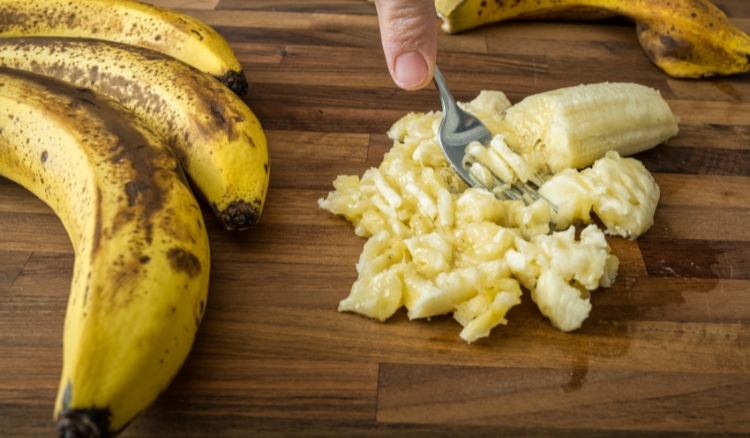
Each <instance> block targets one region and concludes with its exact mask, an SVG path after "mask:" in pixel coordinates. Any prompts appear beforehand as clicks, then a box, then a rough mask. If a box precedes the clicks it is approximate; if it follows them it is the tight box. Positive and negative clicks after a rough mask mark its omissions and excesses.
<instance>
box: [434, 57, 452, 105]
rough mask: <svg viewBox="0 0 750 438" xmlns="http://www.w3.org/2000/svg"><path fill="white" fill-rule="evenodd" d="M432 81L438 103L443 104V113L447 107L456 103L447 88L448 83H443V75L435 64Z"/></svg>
mask: <svg viewBox="0 0 750 438" xmlns="http://www.w3.org/2000/svg"><path fill="white" fill-rule="evenodd" d="M432 81H433V82H434V83H435V86H436V87H437V89H438V95H439V96H440V104H441V105H442V106H443V113H445V112H446V111H447V110H448V108H451V107H452V106H455V105H456V101H455V100H454V99H453V95H452V94H451V92H450V90H449V89H448V84H446V83H445V78H444V77H443V74H442V73H440V69H439V68H438V67H437V65H436V66H435V73H434V74H433V76H432Z"/></svg>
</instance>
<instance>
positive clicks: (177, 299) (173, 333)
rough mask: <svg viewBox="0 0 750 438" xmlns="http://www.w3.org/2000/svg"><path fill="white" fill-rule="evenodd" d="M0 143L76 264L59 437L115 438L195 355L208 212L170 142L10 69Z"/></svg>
mask: <svg viewBox="0 0 750 438" xmlns="http://www.w3.org/2000/svg"><path fill="white" fill-rule="evenodd" d="M0 132H2V136H0V175H2V176H4V177H7V178H9V179H11V180H13V181H15V182H17V183H19V184H21V185H22V186H24V187H26V188H28V189H29V190H30V191H31V192H33V193H34V194H35V195H36V196H38V197H39V198H40V199H42V200H43V201H44V202H46V203H47V204H48V205H49V206H50V207H51V208H52V209H53V210H54V211H55V213H56V214H57V215H58V216H59V217H60V219H61V220H62V222H63V224H64V225H65V228H66V230H67V231H68V233H69V235H70V238H71V241H72V243H73V247H74V250H75V255H76V258H75V265H74V273H73V280H72V285H71V294H70V298H69V301H68V308H67V311H66V317H65V328H64V336H63V370H62V376H61V380H60V390H59V392H58V397H57V402H56V404H55V411H54V412H55V417H56V419H57V420H58V428H59V433H60V434H61V435H62V434H65V433H67V434H68V435H64V436H102V437H104V436H113V435H115V434H116V433H117V432H118V431H120V430H121V429H122V428H123V427H125V425H127V424H128V423H129V422H130V421H132V420H133V419H134V418H135V417H136V416H137V415H138V414H139V413H141V412H142V411H143V410H145V409H146V408H147V407H148V406H149V405H150V404H151V403H152V402H153V401H154V400H155V399H156V398H157V396H158V395H159V394H160V393H161V392H163V391H164V390H165V389H166V387H167V386H168V385H169V383H170V382H171V381H172V379H173V378H174V376H175V375H176V374H177V372H178V370H179V368H180V367H181V366H182V363H183V362H184V360H185V358H186V357H187V355H188V352H189V351H190V348H191V346H192V343H193V340H194V337H195V334H196V332H197V330H198V326H199V324H200V321H201V318H202V316H203V312H204V310H205V303H206V296H207V290H208V276H209V268H210V259H209V246H208V238H207V234H206V229H205V225H204V223H203V219H202V216H201V211H200V208H199V206H198V204H197V202H196V200H195V198H194V197H193V195H192V193H191V191H190V189H189V188H188V186H187V182H186V181H185V179H184V176H182V177H181V170H180V167H179V164H178V162H177V160H176V159H175V158H174V156H173V155H172V154H171V151H170V150H169V148H168V146H167V145H166V144H165V143H164V141H163V140H161V138H160V137H159V136H157V135H155V134H154V133H153V132H152V131H151V130H150V129H149V128H148V127H147V126H145V125H144V124H143V123H142V122H141V121H140V120H139V119H138V118H137V117H135V116H134V115H133V114H132V113H131V112H129V111H127V110H126V109H125V108H123V107H122V106H120V105H119V104H117V102H114V101H112V100H110V99H107V98H105V97H102V96H99V95H97V94H95V93H94V92H92V91H90V90H87V89H83V88H80V87H74V86H72V85H70V84H66V83H64V82H61V81H57V80H55V79H51V78H46V77H44V76H40V75H35V74H31V73H28V72H22V71H19V70H13V69H6V68H0ZM136 322H137V323H136Z"/></svg>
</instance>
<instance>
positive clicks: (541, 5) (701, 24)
mask: <svg viewBox="0 0 750 438" xmlns="http://www.w3.org/2000/svg"><path fill="white" fill-rule="evenodd" d="M435 4H436V8H437V11H438V15H439V16H440V17H442V19H443V29H444V30H445V31H446V32H449V33H457V32H460V31H463V30H466V29H471V28H474V27H477V26H480V25H483V24H487V23H494V22H497V21H503V20H512V19H541V18H546V19H551V18H560V19H575V18H578V19H591V18H603V17H607V16H614V15H622V16H625V17H629V18H631V19H633V20H635V21H636V22H637V32H638V39H639V40H640V43H641V46H642V47H643V49H644V50H645V51H646V53H647V54H648V56H649V58H651V60H652V61H653V62H654V63H655V64H656V65H657V66H659V68H661V69H662V70H664V71H665V72H666V73H667V74H668V75H670V76H672V77H679V78H698V77H703V76H712V75H731V74H736V73H745V72H748V71H750V37H749V36H748V35H747V34H745V33H744V32H742V31H741V30H740V29H738V28H737V27H736V26H735V25H734V24H733V23H732V22H731V21H730V20H729V19H728V18H727V16H726V15H725V14H724V13H723V12H721V11H720V10H719V9H718V8H717V7H716V6H714V5H713V4H712V3H710V2H709V1H708V0H502V1H499V0H498V1H494V0H491V1H490V0H436V2H435Z"/></svg>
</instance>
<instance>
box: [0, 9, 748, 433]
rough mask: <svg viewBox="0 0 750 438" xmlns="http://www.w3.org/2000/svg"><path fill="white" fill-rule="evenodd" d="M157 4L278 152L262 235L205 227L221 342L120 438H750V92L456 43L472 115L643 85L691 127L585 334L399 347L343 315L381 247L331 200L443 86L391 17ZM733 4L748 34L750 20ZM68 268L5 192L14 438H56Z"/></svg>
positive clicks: (51, 224)
mask: <svg viewBox="0 0 750 438" xmlns="http://www.w3.org/2000/svg"><path fill="white" fill-rule="evenodd" d="M158 3H160V4H164V5H167V6H171V7H177V8H181V9H180V10H182V11H184V12H187V13H189V14H191V15H194V16H196V17H198V18H200V19H202V20H204V21H206V22H207V23H208V24H209V25H211V26H214V27H215V28H216V29H217V30H218V31H219V32H220V33H221V34H222V35H224V36H225V37H226V39H227V40H228V41H229V42H230V43H231V44H232V46H233V47H234V49H235V50H236V52H237V54H238V56H239V58H240V60H241V61H242V63H243V66H244V68H245V71H246V72H247V76H248V78H249V81H250V91H249V94H248V96H247V98H246V101H247V102H248V104H249V105H250V107H251V108H252V109H253V110H254V111H255V112H256V113H257V115H258V117H259V118H260V120H261V122H262V124H263V127H264V128H265V129H266V131H267V135H268V139H269V148H270V152H271V156H272V167H271V186H270V190H269V193H268V201H267V204H266V208H265V211H264V213H263V216H262V219H261V222H260V223H259V224H258V225H257V227H256V228H255V229H253V230H252V231H250V232H247V233H243V234H237V233H226V232H223V231H222V230H221V229H220V228H219V225H218V223H217V221H216V220H215V219H214V217H213V216H212V215H211V214H210V211H209V209H208V208H205V206H204V216H205V218H206V221H207V223H208V226H209V231H210V239H211V245H212V246H211V249H212V268H213V269H212V273H211V284H210V292H209V301H208V307H207V311H206V316H205V318H204V320H203V325H202V327H201V330H200V332H199V335H198V337H197V340H196V343H195V346H194V348H193V351H192V353H191V355H190V357H189V358H188V360H187V362H186V363H185V366H184V368H183V370H182V371H181V373H180V374H179V375H178V377H177V379H176V380H175V381H174V383H173V384H172V385H171V387H170V388H169V389H168V390H167V391H166V393H164V394H163V396H162V397H161V398H160V399H159V400H158V401H157V403H156V404H155V405H154V406H153V407H151V408H150V409H149V410H148V411H147V412H146V413H145V414H144V415H143V416H142V417H140V418H139V419H137V420H136V421H135V422H133V423H132V424H131V425H130V426H129V428H128V429H127V430H126V432H125V433H123V434H122V436H123V437H151V436H153V437H157V436H158V437H209V436H222V437H224V436H226V437H247V436H425V437H428V436H429V437H434V436H472V437H473V436H491V437H497V436H534V437H547V436H571V437H579V436H646V437H654V436H660V437H662V436H684V435H686V434H688V433H690V434H692V433H699V434H702V435H705V436H714V435H715V436H731V435H733V434H736V435H737V436H748V435H749V434H750V75H747V74H746V75H742V76H735V77H728V78H716V79H705V80H698V81H695V80H676V79H670V78H669V77H667V76H666V75H665V74H664V73H662V72H661V71H660V70H659V69H658V68H657V67H655V66H654V65H653V64H652V63H651V62H650V61H649V60H648V58H647V57H646V55H645V54H644V53H643V51H642V50H641V48H640V46H639V45H638V42H637V39H636V34H635V28H634V25H633V24H631V23H629V22H627V21H624V20H609V21H606V22H599V23H552V22H545V23H542V22H524V23H505V24H500V25H493V26H488V27H485V28H483V29H480V30H475V31H470V32H467V33H465V34H462V35H455V36H448V35H444V34H442V33H441V35H440V38H439V55H438V61H439V64H440V66H441V69H442V71H443V74H444V75H445V76H446V79H447V80H448V82H449V84H450V86H451V87H452V89H453V92H454V95H455V96H456V98H457V99H458V100H464V101H465V100H470V99H472V98H473V97H475V96H476V95H477V94H478V93H479V91H480V90H483V89H493V90H501V91H504V92H505V93H506V94H507V95H508V96H509V98H510V99H511V101H513V102H517V101H519V100H520V99H522V98H523V97H525V96H527V95H529V94H533V93H538V92H542V91H546V90H550V89H554V88H559V87H563V86H572V85H577V84H580V83H594V82H601V81H610V82H614V81H629V82H638V83H641V84H645V85H649V86H651V87H654V88H657V89H658V90H660V91H661V93H662V95H663V96H664V97H665V98H666V99H667V101H668V102H669V104H670V105H671V107H672V109H673V111H674V112H675V113H677V114H678V115H679V116H680V117H681V118H682V120H681V123H680V134H679V135H678V136H677V137H676V138H674V139H673V140H670V141H669V143H668V145H666V146H664V145H662V146H659V147H657V148H656V149H654V150H652V151H649V152H646V153H643V154H640V155H638V156H637V158H639V159H640V160H642V161H643V163H644V164H645V165H646V167H647V168H648V169H649V170H650V171H651V172H653V174H654V177H655V179H656V181H657V182H658V184H659V185H660V187H661V201H660V206H659V209H658V211H657V213H656V221H655V224H654V226H653V228H652V229H651V230H650V231H649V232H648V233H647V234H646V235H644V236H643V237H641V238H640V239H639V240H638V241H637V242H630V241H625V240H623V239H619V238H611V239H610V244H611V246H612V247H613V249H614V252H615V254H616V255H617V256H618V257H619V258H620V261H621V264H620V276H619V278H618V280H617V282H616V283H615V285H614V287H612V288H611V289H609V290H602V291H597V292H595V293H593V296H592V303H593V310H592V311H591V315H590V317H589V319H588V320H587V321H586V322H585V323H584V325H583V327H582V328H581V329H580V330H578V331H576V332H574V333H567V334H566V333H561V332H559V331H558V330H556V329H554V328H553V327H552V326H550V324H549V323H548V322H547V320H546V319H545V318H543V317H542V316H541V314H540V313H539V311H538V310H537V309H536V307H535V305H534V304H533V303H532V301H531V299H530V298H529V296H528V294H527V295H525V296H524V298H523V303H522V304H521V305H520V306H518V307H516V308H514V309H513V310H511V312H510V313H509V314H508V321H509V323H508V325H507V326H506V327H498V328H496V329H495V330H493V332H492V334H491V336H490V337H489V338H486V339H483V340H481V341H479V342H476V343H474V344H471V345H468V344H466V343H465V342H464V341H462V340H461V339H460V338H459V337H458V334H459V332H460V329H461V327H460V326H459V325H458V324H457V323H456V322H455V321H453V320H452V319H451V318H450V317H439V318H432V320H431V321H409V320H408V319H407V317H406V315H405V312H403V311H400V312H398V313H397V314H396V315H395V316H394V317H393V318H391V319H390V320H389V321H388V322H387V323H384V324H381V323H376V322H373V321H370V320H367V319H364V318H361V317H358V316H356V315H352V314H340V313H338V312H337V311H336V307H337V304H338V302H339V300H341V299H343V298H345V297H346V296H347V295H348V293H349V288H350V287H351V284H352V283H353V282H354V280H355V279H356V272H355V269H354V264H355V263H356V262H357V259H358V257H359V254H360V252H361V250H362V245H363V243H364V240H363V239H360V238H358V237H356V236H355V235H354V233H353V231H352V228H351V226H350V224H349V223H347V222H346V221H345V220H343V219H341V218H339V217H334V216H332V215H330V214H329V213H328V212H326V211H323V210H321V209H319V208H318V205H317V200H318V199H319V198H321V197H324V196H325V195H326V194H327V193H328V191H329V190H332V186H331V182H332V181H333V179H334V178H335V177H336V176H337V175H339V174H357V175H361V174H362V173H363V172H364V171H365V170H366V169H367V168H369V167H372V166H377V165H378V164H379V162H380V160H381V159H382V156H383V154H384V153H385V152H386V151H387V150H388V149H389V147H390V146H391V143H390V141H389V140H388V138H387V137H386V136H385V132H386V131H387V130H388V128H389V127H390V126H391V124H392V123H394V122H395V121H396V120H398V119H399V118H400V117H401V116H403V115H405V114H406V113H407V112H409V111H433V110H439V109H440V106H439V105H440V104H439V100H438V97H437V94H436V92H435V91H434V89H432V88H431V87H428V89H425V90H422V91H419V92H405V91H402V90H399V89H397V88H396V87H395V86H394V85H393V84H392V82H391V79H390V76H389V75H388V72H387V69H386V66H385V61H384V59H383V54H382V49H381V47H380V39H379V31H378V27H377V18H376V15H375V9H374V6H373V5H371V4H370V3H368V2H365V1H364V0H318V1H314V0H273V1H271V0H218V1H217V0H196V1H192V2H189V3H186V2H184V1H177V0H169V1H168V0H159V1H158ZM715 3H717V5H718V6H719V7H720V8H721V9H722V10H724V11H725V12H726V13H727V15H728V16H729V17H731V19H732V21H733V22H734V23H736V24H737V25H738V26H739V27H740V28H741V29H743V30H744V31H745V32H750V3H749V2H747V0H716V2H715ZM186 8H187V9H186ZM438 25H439V23H437V22H436V26H438ZM72 269H73V250H72V246H71V244H70V242H69V239H68V237H67V235H66V233H65V230H64V229H63V227H62V225H61V223H60V222H59V220H58V219H57V218H56V217H55V216H54V215H53V213H52V212H51V210H50V209H49V208H48V207H47V206H45V205H44V204H42V203H41V202H40V201H38V200H37V199H36V198H34V197H33V196H32V195H31V194H30V193H29V192H27V191H25V190H24V189H22V188H21V187H19V186H18V185H16V184H14V183H12V182H10V181H8V180H7V179H2V178H0V431H2V432H3V435H4V436H13V437H34V436H39V437H49V436H52V435H53V434H54V423H53V421H52V407H53V402H54V398H55V393H56V390H57V384H58V379H59V373H60V368H61V348H62V326H63V318H64V312H65V305H66V300H67V296H68V290H69V286H70V281H71V278H72Z"/></svg>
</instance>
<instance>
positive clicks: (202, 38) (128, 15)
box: [0, 0, 247, 96]
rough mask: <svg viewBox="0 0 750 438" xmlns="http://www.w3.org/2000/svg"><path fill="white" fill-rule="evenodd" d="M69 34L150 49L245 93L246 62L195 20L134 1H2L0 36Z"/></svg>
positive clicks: (221, 38) (205, 26)
mask: <svg viewBox="0 0 750 438" xmlns="http://www.w3.org/2000/svg"><path fill="white" fill-rule="evenodd" d="M17 36H66V37H88V38H97V39H102V40H110V41H118V42H122V43H126V44H131V45H136V46H142V47H147V48H150V49H152V50H156V51H159V52H163V53H166V54H168V55H170V56H173V57H175V58H177V59H180V60H182V61H184V62H186V63H188V64H190V65H192V66H194V67H196V68H197V69H199V70H201V71H204V72H206V73H209V74H210V75H211V76H214V77H215V78H217V79H218V80H220V81H221V82H222V83H224V84H225V85H227V86H228V87H229V88H230V89H231V90H232V91H234V92H235V93H237V94H238V95H240V96H244V95H245V93H246V92H247V80H246V79H245V74H244V73H243V71H242V66H241V65H240V62H239V61H238V60H237V57H236V56H235V54H234V51H233V50H232V48H231V47H230V46H229V44H228V43H227V41H226V40H225V39H224V38H223V37H222V36H221V35H219V34H218V33H217V32H216V31H215V30H214V29H212V28H211V27H209V26H208V25H206V24H205V23H202V22H201V21H199V20H196V19H195V18H192V17H190V16H188V15H185V14H181V13H179V12H176V11H173V10H170V9H167V8H162V7H159V6H154V5H149V4H145V3H140V2H136V1H132V0H76V1H69V0H0V37H17Z"/></svg>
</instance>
